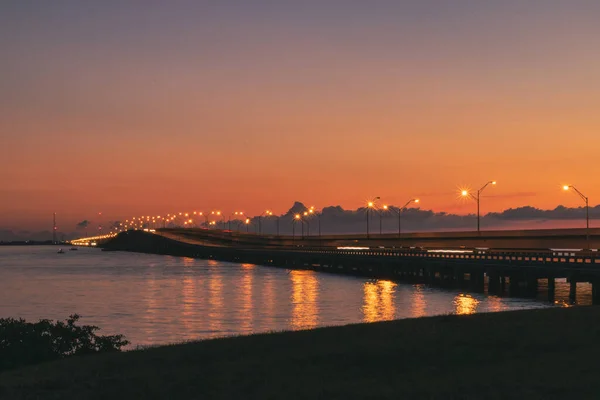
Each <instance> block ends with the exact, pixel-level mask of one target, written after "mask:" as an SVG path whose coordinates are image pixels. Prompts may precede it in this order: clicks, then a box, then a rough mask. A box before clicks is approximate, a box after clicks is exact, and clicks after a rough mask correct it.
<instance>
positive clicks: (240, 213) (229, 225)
mask: <svg viewBox="0 0 600 400" xmlns="http://www.w3.org/2000/svg"><path fill="white" fill-rule="evenodd" d="M232 215H235V216H238V215H240V216H241V215H244V213H243V211H236V212H232V213H231V214H229V219H228V220H227V226H228V228H229V234H231V216H232ZM238 226H239V225H238Z"/></svg>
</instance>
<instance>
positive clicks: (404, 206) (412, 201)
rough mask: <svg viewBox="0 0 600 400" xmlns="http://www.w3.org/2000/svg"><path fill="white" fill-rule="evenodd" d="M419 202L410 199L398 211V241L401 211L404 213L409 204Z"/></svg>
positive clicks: (400, 234)
mask: <svg viewBox="0 0 600 400" xmlns="http://www.w3.org/2000/svg"><path fill="white" fill-rule="evenodd" d="M419 201H420V200H419V199H410V200H409V201H407V202H406V204H405V205H403V206H402V207H400V208H399V209H398V239H400V238H401V237H402V211H404V210H405V209H406V207H408V205H409V204H410V203H418V202H419Z"/></svg>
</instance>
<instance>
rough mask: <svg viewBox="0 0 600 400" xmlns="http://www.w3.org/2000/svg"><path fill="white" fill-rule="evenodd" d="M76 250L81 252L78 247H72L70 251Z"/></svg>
mask: <svg viewBox="0 0 600 400" xmlns="http://www.w3.org/2000/svg"><path fill="white" fill-rule="evenodd" d="M76 250H79V249H78V248H77V247H71V248H70V249H69V251H76Z"/></svg>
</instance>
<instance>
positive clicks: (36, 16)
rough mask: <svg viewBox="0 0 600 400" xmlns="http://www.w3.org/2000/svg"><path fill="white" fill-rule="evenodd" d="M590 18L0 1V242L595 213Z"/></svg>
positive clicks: (581, 7) (597, 55) (579, 10)
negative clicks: (87, 224)
mask: <svg viewBox="0 0 600 400" xmlns="http://www.w3.org/2000/svg"><path fill="white" fill-rule="evenodd" d="M599 20H600V2H598V1H595V0H594V1H583V0H561V1H559V0H544V1H540V0H530V1H527V2H524V1H514V0H504V1H496V0H454V1H446V0H439V1H433V0H418V1H417V0H414V1H400V0H396V1H377V0H373V1H369V2H365V1H352V0H346V1H325V0H322V1H302V2H275V1H218V2H217V1H182V0H179V1H177V0H174V1H154V0H148V1H141V0H140V1H133V0H129V1H110V0H107V1H102V2H99V1H87V0H69V1H65V0H54V1H43V0H38V1H32V0H5V1H2V2H0V54H1V55H2V56H1V61H0V140H1V143H2V145H1V146H0V157H1V160H2V168H1V170H0V227H2V228H27V229H38V228H39V229H42V228H46V229H48V228H51V226H52V213H53V212H56V213H57V215H58V216H59V220H60V221H61V224H62V225H63V226H64V225H68V226H72V227H73V229H74V228H75V224H76V223H77V222H79V221H81V220H84V219H87V220H93V219H94V218H95V216H96V215H97V213H98V212H102V213H103V216H104V217H103V218H105V219H106V220H118V219H122V218H126V217H129V216H131V215H140V214H153V215H158V214H164V213H166V212H169V211H181V210H214V209H219V210H223V211H224V212H228V211H235V210H244V211H245V212H246V213H248V214H259V213H260V212H262V211H263V210H264V209H271V210H274V211H275V212H276V213H283V212H285V211H287V210H288V209H289V208H290V206H291V205H292V204H293V202H294V201H296V200H298V201H303V202H304V203H305V204H310V205H314V206H316V207H324V206H328V205H341V206H342V207H344V208H348V209H356V208H357V207H360V206H362V205H363V204H364V202H365V201H366V200H367V199H370V198H373V197H375V196H380V197H381V198H382V201H384V202H386V203H388V204H404V203H405V202H406V201H407V200H408V199H410V198H413V197H419V198H420V199H421V203H420V205H421V207H422V208H423V209H430V210H433V211H436V212H438V211H446V212H452V213H458V214H468V213H474V212H475V205H474V203H473V202H466V201H460V200H458V199H457V192H458V188H459V187H470V188H471V189H474V190H476V189H477V188H479V187H480V186H482V185H483V184H485V182H487V181H489V180H497V181H498V185H496V186H495V187H489V188H487V189H486V192H485V198H483V200H484V201H483V200H482V213H487V212H499V211H502V210H504V209H507V208H514V207H520V206H526V205H528V206H533V207H537V208H542V209H553V208H554V207H556V206H557V205H559V204H563V205H565V206H567V207H577V206H580V205H581V199H580V198H579V197H577V196H576V195H574V194H570V193H564V192H563V191H562V190H561V186H562V185H563V184H573V185H575V186H576V187H578V189H579V190H581V191H582V192H584V193H585V194H586V195H587V196H589V197H590V205H595V204H597V203H598V202H597V201H596V200H595V199H599V198H600V185H597V184H596V183H597V180H598V177H599V176H600V161H599V159H598V149H600V113H599V112H598V106H599V105H600V80H599V79H598V71H600V52H598V51H597V49H598V48H600V24H598V21H599Z"/></svg>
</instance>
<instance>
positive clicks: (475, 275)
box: [469, 271, 485, 292]
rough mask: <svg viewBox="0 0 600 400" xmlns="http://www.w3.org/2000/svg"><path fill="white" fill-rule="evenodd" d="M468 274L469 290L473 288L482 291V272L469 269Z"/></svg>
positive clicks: (483, 283) (475, 290)
mask: <svg viewBox="0 0 600 400" xmlns="http://www.w3.org/2000/svg"><path fill="white" fill-rule="evenodd" d="M469 275H470V284H471V290H473V291H474V292H483V290H484V289H483V288H484V285H485V281H484V276H483V272H473V271H471V272H470V273H469Z"/></svg>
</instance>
